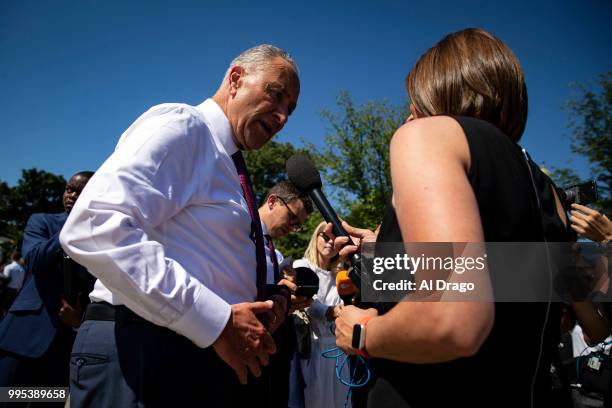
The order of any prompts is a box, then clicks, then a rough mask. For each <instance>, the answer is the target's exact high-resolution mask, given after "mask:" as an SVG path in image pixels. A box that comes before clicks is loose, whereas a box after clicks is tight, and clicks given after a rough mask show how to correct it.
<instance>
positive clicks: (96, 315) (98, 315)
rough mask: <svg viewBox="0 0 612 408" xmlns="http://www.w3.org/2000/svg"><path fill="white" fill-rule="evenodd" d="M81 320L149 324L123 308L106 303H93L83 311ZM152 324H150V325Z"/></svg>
mask: <svg viewBox="0 0 612 408" xmlns="http://www.w3.org/2000/svg"><path fill="white" fill-rule="evenodd" d="M83 320H84V321H85V320H104V321H113V322H114V321H130V322H137V323H150V322H149V321H148V320H146V319H143V318H142V317H140V316H138V315H137V314H136V313H134V312H132V311H131V310H130V309H128V308H127V307H125V306H122V305H119V306H113V305H111V304H110V303H106V302H93V303H90V304H89V305H88V306H87V309H85V315H84V316H83ZM151 324H152V323H151Z"/></svg>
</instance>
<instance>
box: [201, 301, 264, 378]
mask: <svg viewBox="0 0 612 408" xmlns="http://www.w3.org/2000/svg"><path fill="white" fill-rule="evenodd" d="M273 307H274V303H273V302H272V301H270V300H268V301H265V302H253V303H238V304H236V305H232V314H231V315H230V319H229V321H228V322H227V324H226V325H225V328H224V329H223V331H222V332H221V335H220V336H219V337H218V338H217V340H216V341H215V342H214V343H213V348H214V349H215V352H216V353H217V354H218V355H219V357H221V359H222V360H223V361H225V362H226V363H227V365H229V366H230V367H231V368H232V369H233V370H234V371H235V372H236V375H237V376H238V380H239V381H240V383H241V384H246V383H247V368H248V370H249V371H250V372H251V374H253V375H254V376H255V377H259V376H260V375H261V368H260V365H263V366H266V365H268V355H269V354H274V353H275V352H276V346H275V345H274V340H273V339H272V336H271V335H270V333H269V332H268V330H266V328H265V327H264V325H263V324H262V323H261V322H260V321H259V320H258V319H257V316H256V315H257V314H260V313H266V312H268V311H270V310H272V308H273Z"/></svg>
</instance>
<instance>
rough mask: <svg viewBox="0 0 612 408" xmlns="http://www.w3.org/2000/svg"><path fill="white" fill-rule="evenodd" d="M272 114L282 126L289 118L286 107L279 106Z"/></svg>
mask: <svg viewBox="0 0 612 408" xmlns="http://www.w3.org/2000/svg"><path fill="white" fill-rule="evenodd" d="M274 116H275V117H276V120H277V121H278V124H279V125H280V127H283V126H285V124H286V123H287V120H289V112H288V109H287V108H286V107H280V108H278V109H277V110H276V112H275V113H274Z"/></svg>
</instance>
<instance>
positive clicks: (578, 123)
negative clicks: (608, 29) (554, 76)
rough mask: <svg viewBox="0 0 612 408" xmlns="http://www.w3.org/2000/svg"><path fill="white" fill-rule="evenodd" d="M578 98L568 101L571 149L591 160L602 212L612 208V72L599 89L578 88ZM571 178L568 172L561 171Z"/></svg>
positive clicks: (603, 76) (601, 77) (598, 84)
mask: <svg viewBox="0 0 612 408" xmlns="http://www.w3.org/2000/svg"><path fill="white" fill-rule="evenodd" d="M574 89H575V90H576V92H577V94H576V96H575V97H574V98H573V99H571V100H570V101H568V102H567V104H566V108H567V109H568V110H569V124H568V127H569V128H570V129H571V131H572V135H571V149H572V151H573V152H574V153H577V154H580V155H582V156H584V157H586V159H587V160H588V161H589V165H590V171H591V176H592V177H593V178H594V179H596V180H597V185H598V190H599V196H600V200H599V202H598V203H597V204H598V206H599V207H600V208H602V209H610V208H612V71H610V72H607V73H605V74H602V75H600V76H599V77H598V81H597V87H596V89H589V88H587V87H586V86H584V85H574ZM560 170H561V171H565V172H566V173H567V174H570V175H571V171H570V170H568V169H560Z"/></svg>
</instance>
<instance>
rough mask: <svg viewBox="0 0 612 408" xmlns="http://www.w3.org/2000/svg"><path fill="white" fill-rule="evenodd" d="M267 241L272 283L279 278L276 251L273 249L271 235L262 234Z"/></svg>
mask: <svg viewBox="0 0 612 408" xmlns="http://www.w3.org/2000/svg"><path fill="white" fill-rule="evenodd" d="M264 236H265V237H266V240H267V241H268V249H269V250H270V259H271V260H272V266H273V270H274V283H277V282H278V281H279V280H280V271H279V270H278V258H277V257H276V251H275V250H274V242H272V237H271V236H270V235H268V234H265V235H264Z"/></svg>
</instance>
